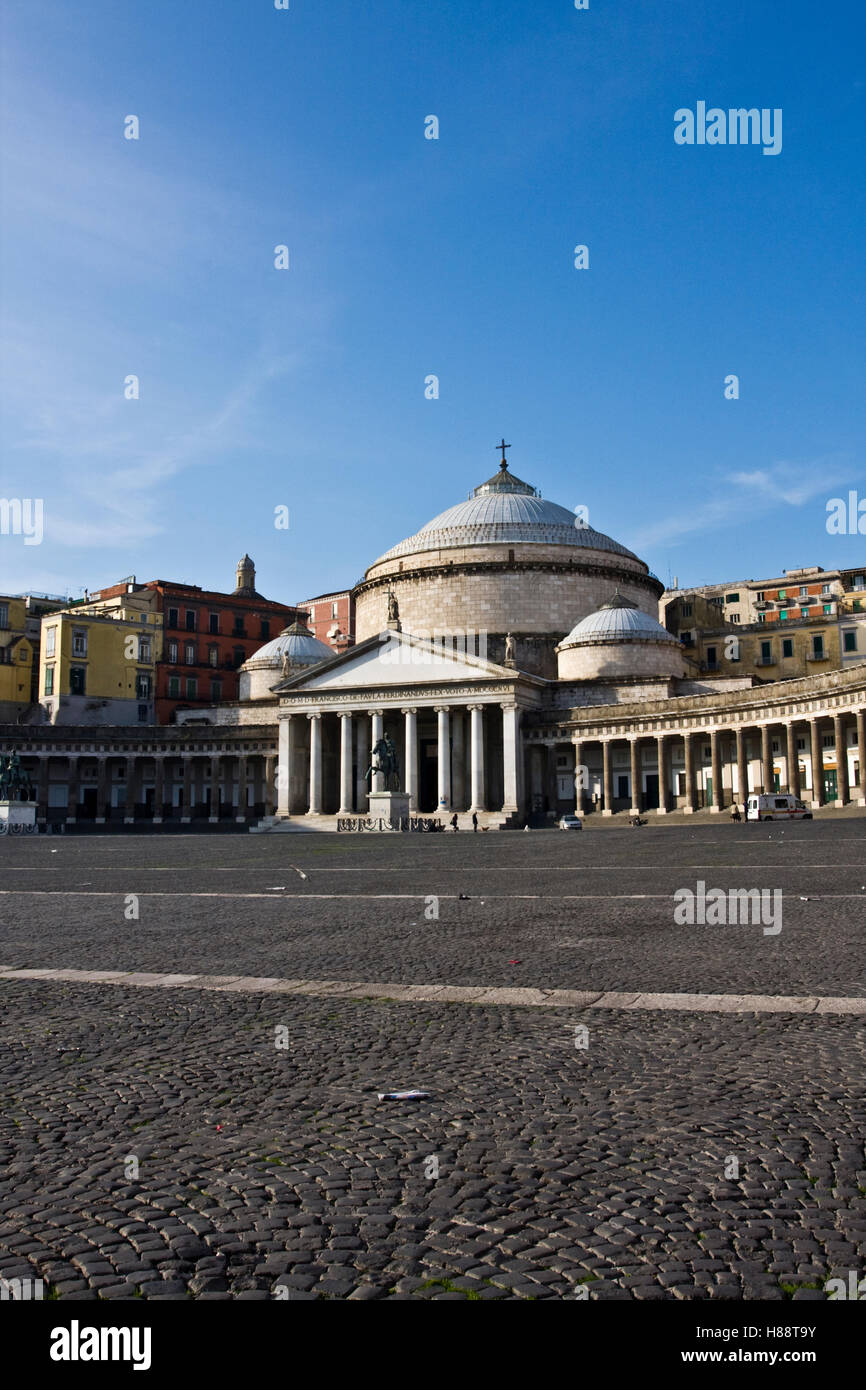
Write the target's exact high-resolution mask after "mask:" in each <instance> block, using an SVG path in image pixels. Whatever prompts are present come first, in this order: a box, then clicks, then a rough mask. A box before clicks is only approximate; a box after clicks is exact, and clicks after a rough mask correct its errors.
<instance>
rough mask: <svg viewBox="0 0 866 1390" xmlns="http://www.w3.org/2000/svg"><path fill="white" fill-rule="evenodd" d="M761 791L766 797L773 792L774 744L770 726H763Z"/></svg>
mask: <svg viewBox="0 0 866 1390" xmlns="http://www.w3.org/2000/svg"><path fill="white" fill-rule="evenodd" d="M761 790H762V792H763V793H764V795H765V796H769V795H770V793H771V792H772V790H773V743H772V739H771V738H770V726H769V724H762V725H761Z"/></svg>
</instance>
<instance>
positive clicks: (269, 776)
mask: <svg viewBox="0 0 866 1390" xmlns="http://www.w3.org/2000/svg"><path fill="white" fill-rule="evenodd" d="M276 783H277V759H276V757H275V755H274V754H273V753H268V754H267V755H266V757H265V785H264V788H263V791H264V795H263V797H262V800H263V801H264V803H265V815H266V816H272V815H274V814H275V812H276V809H277V790H276Z"/></svg>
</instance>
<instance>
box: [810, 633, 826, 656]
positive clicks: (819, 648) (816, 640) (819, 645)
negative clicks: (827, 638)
mask: <svg viewBox="0 0 866 1390" xmlns="http://www.w3.org/2000/svg"><path fill="white" fill-rule="evenodd" d="M812 655H813V656H814V657H815V658H816V659H817V660H819V661H820V660H823V657H824V638H823V637H821V636H815V637H813V638H812Z"/></svg>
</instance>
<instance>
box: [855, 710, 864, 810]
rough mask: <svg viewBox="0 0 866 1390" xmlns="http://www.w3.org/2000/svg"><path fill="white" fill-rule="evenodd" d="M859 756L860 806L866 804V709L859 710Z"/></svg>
mask: <svg viewBox="0 0 866 1390" xmlns="http://www.w3.org/2000/svg"><path fill="white" fill-rule="evenodd" d="M857 757H858V759H859V761H860V792H859V795H858V798H857V804H858V805H859V806H866V710H862V709H858V711H857Z"/></svg>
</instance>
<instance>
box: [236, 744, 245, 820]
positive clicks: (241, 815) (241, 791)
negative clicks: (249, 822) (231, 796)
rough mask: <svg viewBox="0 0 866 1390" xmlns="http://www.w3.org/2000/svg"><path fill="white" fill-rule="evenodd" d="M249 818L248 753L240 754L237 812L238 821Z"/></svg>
mask: <svg viewBox="0 0 866 1390" xmlns="http://www.w3.org/2000/svg"><path fill="white" fill-rule="evenodd" d="M246 818H247V755H246V753H239V754H238V809H237V812H236V813H235V820H236V821H245V820H246Z"/></svg>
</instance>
